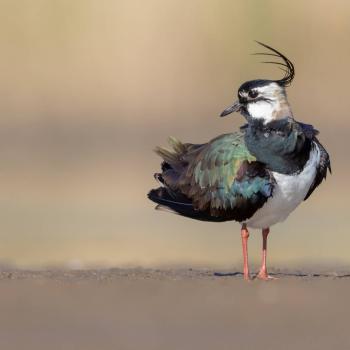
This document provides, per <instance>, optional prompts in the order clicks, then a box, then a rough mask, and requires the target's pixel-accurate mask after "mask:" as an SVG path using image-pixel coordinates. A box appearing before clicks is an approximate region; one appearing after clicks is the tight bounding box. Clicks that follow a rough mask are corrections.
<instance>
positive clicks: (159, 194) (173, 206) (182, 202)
mask: <svg viewBox="0 0 350 350" xmlns="http://www.w3.org/2000/svg"><path fill="white" fill-rule="evenodd" d="M179 196H181V197H179ZM179 196H178V197H176V194H174V193H169V189H168V188H166V187H159V188H156V189H153V190H151V191H150V192H149V193H148V198H149V199H150V200H151V201H153V202H155V203H157V204H158V205H157V206H156V209H158V210H164V211H169V212H172V213H176V214H179V215H182V216H186V217H189V218H192V219H197V220H202V221H216V222H220V221H226V220H227V219H225V218H223V217H215V216H211V215H210V214H209V213H207V212H204V211H199V210H196V209H195V208H194V207H193V205H192V203H191V201H190V200H189V199H188V198H185V197H183V196H182V195H179Z"/></svg>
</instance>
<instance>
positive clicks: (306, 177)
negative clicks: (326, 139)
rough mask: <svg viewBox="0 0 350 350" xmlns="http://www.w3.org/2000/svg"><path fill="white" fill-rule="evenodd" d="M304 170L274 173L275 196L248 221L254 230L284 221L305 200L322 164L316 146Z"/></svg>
mask: <svg viewBox="0 0 350 350" xmlns="http://www.w3.org/2000/svg"><path fill="white" fill-rule="evenodd" d="M314 146H315V147H313V148H312V150H311V152H310V158H309V160H308V161H307V162H306V164H305V166H304V169H303V170H302V171H301V172H300V173H298V174H295V175H284V174H280V173H276V172H273V176H274V178H275V180H276V185H275V188H274V191H273V195H272V197H271V198H269V199H268V201H267V202H266V203H265V204H264V206H263V207H262V208H260V209H259V210H257V211H256V213H255V214H254V215H253V216H252V217H251V218H250V219H248V220H247V222H246V224H247V225H248V226H249V227H252V228H268V227H270V226H272V225H274V224H276V223H278V222H281V221H284V220H285V219H286V218H287V217H288V215H289V214H290V213H291V212H292V211H293V210H294V209H295V208H296V207H297V206H298V205H299V204H300V203H301V202H302V201H303V200H304V198H305V196H306V194H307V193H308V191H309V189H310V187H311V185H312V183H313V181H314V179H315V176H316V169H317V165H318V164H319V162H320V151H319V148H318V146H317V145H316V144H315V145H314Z"/></svg>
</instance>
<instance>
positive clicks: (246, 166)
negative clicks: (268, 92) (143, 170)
mask: <svg viewBox="0 0 350 350" xmlns="http://www.w3.org/2000/svg"><path fill="white" fill-rule="evenodd" d="M169 143H170V145H171V146H172V148H173V149H172V150H171V151H170V150H166V149H164V148H160V147H158V148H157V149H156V152H157V153H158V154H159V155H160V156H161V157H162V158H163V159H164V163H163V172H162V174H158V178H159V179H160V180H161V181H162V182H163V183H164V184H165V185H166V187H167V188H168V194H169V197H168V198H163V199H164V201H158V203H160V204H162V205H166V201H167V200H168V201H169V202H170V201H173V202H176V203H184V204H185V205H186V206H185V207H184V208H185V209H186V210H187V211H188V210H196V211H197V212H198V211H199V212H201V213H203V217H201V218H200V219H203V220H205V219H209V218H210V217H212V218H214V220H215V218H221V219H222V220H232V219H234V220H238V221H241V220H244V219H246V218H247V217H249V216H251V215H252V214H253V213H254V212H255V211H256V210H257V209H258V208H260V207H261V206H262V205H263V204H264V203H265V202H266V200H267V198H268V197H270V196H271V195H272V189H273V181H272V179H271V176H270V174H269V173H268V172H267V171H266V170H265V168H264V167H263V166H262V165H261V163H259V162H257V161H256V158H255V157H254V156H253V155H252V154H251V153H250V152H249V151H248V149H247V147H246V145H245V141H244V134H243V133H241V132H236V133H231V134H225V135H221V136H219V137H217V138H215V139H213V140H211V141H210V142H208V143H206V144H203V145H192V144H182V143H181V142H180V141H178V140H176V139H175V138H170V139H169ZM163 197H164V196H163ZM189 203H191V205H192V208H189V206H188V204H189ZM172 209H173V208H172ZM180 214H181V213H180ZM197 214H198V213H197Z"/></svg>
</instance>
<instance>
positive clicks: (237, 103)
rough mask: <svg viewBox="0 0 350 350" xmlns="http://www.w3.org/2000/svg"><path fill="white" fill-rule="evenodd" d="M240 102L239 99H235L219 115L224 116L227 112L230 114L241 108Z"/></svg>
mask: <svg viewBox="0 0 350 350" xmlns="http://www.w3.org/2000/svg"><path fill="white" fill-rule="evenodd" d="M241 106H242V105H241V104H240V103H239V101H236V102H235V103H234V104H233V105H232V106H231V107H228V108H226V109H225V110H224V111H223V112H222V113H221V114H220V117H225V116H226V115H228V114H231V113H233V112H238V111H239V110H240V109H241Z"/></svg>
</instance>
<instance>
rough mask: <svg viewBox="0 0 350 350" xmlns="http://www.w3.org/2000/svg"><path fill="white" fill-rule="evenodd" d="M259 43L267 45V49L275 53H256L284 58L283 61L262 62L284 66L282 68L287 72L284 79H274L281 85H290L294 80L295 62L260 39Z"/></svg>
mask: <svg viewBox="0 0 350 350" xmlns="http://www.w3.org/2000/svg"><path fill="white" fill-rule="evenodd" d="M257 43H258V44H259V45H261V46H263V47H265V48H266V49H268V50H270V51H272V52H273V53H270V52H258V53H255V54H254V55H263V56H273V57H277V58H281V59H282V60H283V62H275V61H265V62H262V63H271V64H277V65H279V66H282V67H283V68H281V69H282V70H283V71H284V73H285V75H284V77H283V78H282V79H280V80H274V81H275V82H276V83H277V84H279V85H281V86H288V85H290V84H291V82H292V80H293V79H294V76H295V70H294V65H293V63H292V62H291V61H290V60H289V59H288V58H287V57H286V56H284V55H283V54H282V53H280V52H279V51H277V50H276V49H274V48H272V47H271V46H268V45H266V44H263V43H261V42H260V41H257Z"/></svg>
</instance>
